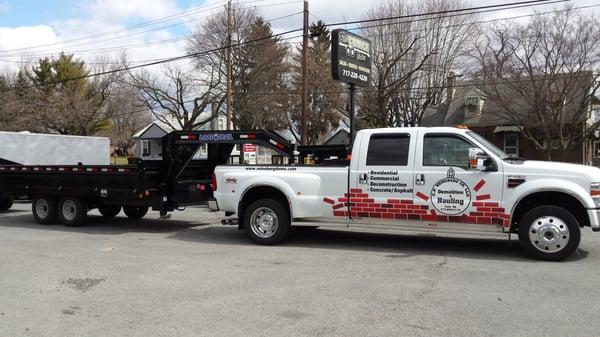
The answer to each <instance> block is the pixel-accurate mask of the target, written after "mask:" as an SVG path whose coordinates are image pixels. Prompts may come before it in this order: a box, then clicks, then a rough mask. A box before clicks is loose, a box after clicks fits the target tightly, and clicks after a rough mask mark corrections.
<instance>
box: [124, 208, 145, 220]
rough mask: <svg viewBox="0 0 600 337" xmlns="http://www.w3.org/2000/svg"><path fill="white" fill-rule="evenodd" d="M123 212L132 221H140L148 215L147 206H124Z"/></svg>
mask: <svg viewBox="0 0 600 337" xmlns="http://www.w3.org/2000/svg"><path fill="white" fill-rule="evenodd" d="M123 212H124V213H125V215H127V217H128V218H129V219H131V220H139V219H141V218H143V217H144V216H145V215H146V213H148V207H147V206H123Z"/></svg>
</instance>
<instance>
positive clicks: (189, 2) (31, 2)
mask: <svg viewBox="0 0 600 337" xmlns="http://www.w3.org/2000/svg"><path fill="white" fill-rule="evenodd" d="M122 1H127V0H122ZM92 2H93V1H81V0H47V1H44V0H0V26H5V27H6V26H7V27H13V28H15V27H20V26H34V25H40V24H51V23H53V22H57V21H63V20H67V19H72V18H82V17H86V16H89V13H88V11H87V8H86V7H85V5H86V4H90V3H92ZM174 2H175V3H176V6H177V8H180V9H187V8H191V7H193V6H200V5H202V4H203V3H204V2H205V1H204V0H202V1H194V0H176V1H174ZM143 21H145V20H144V19H143V18H140V17H128V18H124V19H123V20H120V23H123V24H126V25H131V24H136V23H139V22H143Z"/></svg>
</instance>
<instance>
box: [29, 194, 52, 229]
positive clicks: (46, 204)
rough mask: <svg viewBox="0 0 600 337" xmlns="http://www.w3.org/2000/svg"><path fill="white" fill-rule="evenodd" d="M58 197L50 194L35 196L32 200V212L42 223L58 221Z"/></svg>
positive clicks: (47, 223)
mask: <svg viewBox="0 0 600 337" xmlns="http://www.w3.org/2000/svg"><path fill="white" fill-rule="evenodd" d="M57 210H58V207H57V202H56V198H53V197H49V196H40V195H38V196H35V197H34V198H33V201H32V202H31V213H32V214H33V218H34V219H35V221H36V222H37V223H39V224H40V225H51V224H54V223H56V218H57V217H58V211H57Z"/></svg>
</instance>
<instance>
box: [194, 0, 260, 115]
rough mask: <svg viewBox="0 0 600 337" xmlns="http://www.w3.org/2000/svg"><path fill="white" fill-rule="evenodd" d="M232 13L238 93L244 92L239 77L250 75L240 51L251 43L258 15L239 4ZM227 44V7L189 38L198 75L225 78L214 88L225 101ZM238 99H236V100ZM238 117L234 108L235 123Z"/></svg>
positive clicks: (234, 87) (254, 10) (217, 95)
mask: <svg viewBox="0 0 600 337" xmlns="http://www.w3.org/2000/svg"><path fill="white" fill-rule="evenodd" d="M232 11H233V20H232V31H233V36H232V46H233V47H232V86H233V91H234V92H237V93H238V94H239V93H240V92H241V91H242V90H240V89H239V86H240V77H241V76H242V75H243V74H244V73H247V72H248V63H247V62H246V61H245V60H244V59H243V53H241V52H239V50H240V49H241V48H245V47H246V46H245V43H247V42H248V41H250V40H251V38H250V35H251V34H252V25H253V23H254V22H255V20H256V18H257V17H258V14H257V12H256V9H254V8H248V7H243V6H239V5H234V6H233V9H232ZM226 44H227V10H226V9H225V8H223V10H221V11H218V12H216V13H215V14H213V15H210V16H208V17H207V18H206V20H205V21H204V22H203V23H202V24H200V25H199V26H198V28H197V29H196V30H195V31H194V33H193V34H192V35H191V36H190V38H189V39H188V52H189V53H190V54H193V55H194V58H193V60H194V66H195V70H196V71H197V73H199V74H211V77H216V78H222V79H223V80H222V81H220V82H219V83H218V85H216V86H215V87H214V89H215V90H214V92H215V94H216V96H215V97H216V98H217V99H219V100H222V99H221V98H222V97H221V96H224V95H225V92H226V85H227V82H226V80H225V78H226V75H227V68H226V62H225V60H226V52H227V49H226V48H225V47H227V45H226ZM236 99H237V98H234V100H236ZM233 108H235V106H234V107H233ZM236 114H237V111H236V110H235V109H233V121H234V122H237V121H239V120H240V119H239V118H237V116H236ZM234 126H237V125H234Z"/></svg>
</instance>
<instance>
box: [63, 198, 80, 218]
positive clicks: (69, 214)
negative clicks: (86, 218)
mask: <svg viewBox="0 0 600 337" xmlns="http://www.w3.org/2000/svg"><path fill="white" fill-rule="evenodd" d="M62 214H63V217H64V218H65V220H67V221H72V220H73V219H75V217H76V216H77V205H76V204H75V201H73V200H66V201H65V202H63V205H62Z"/></svg>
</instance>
